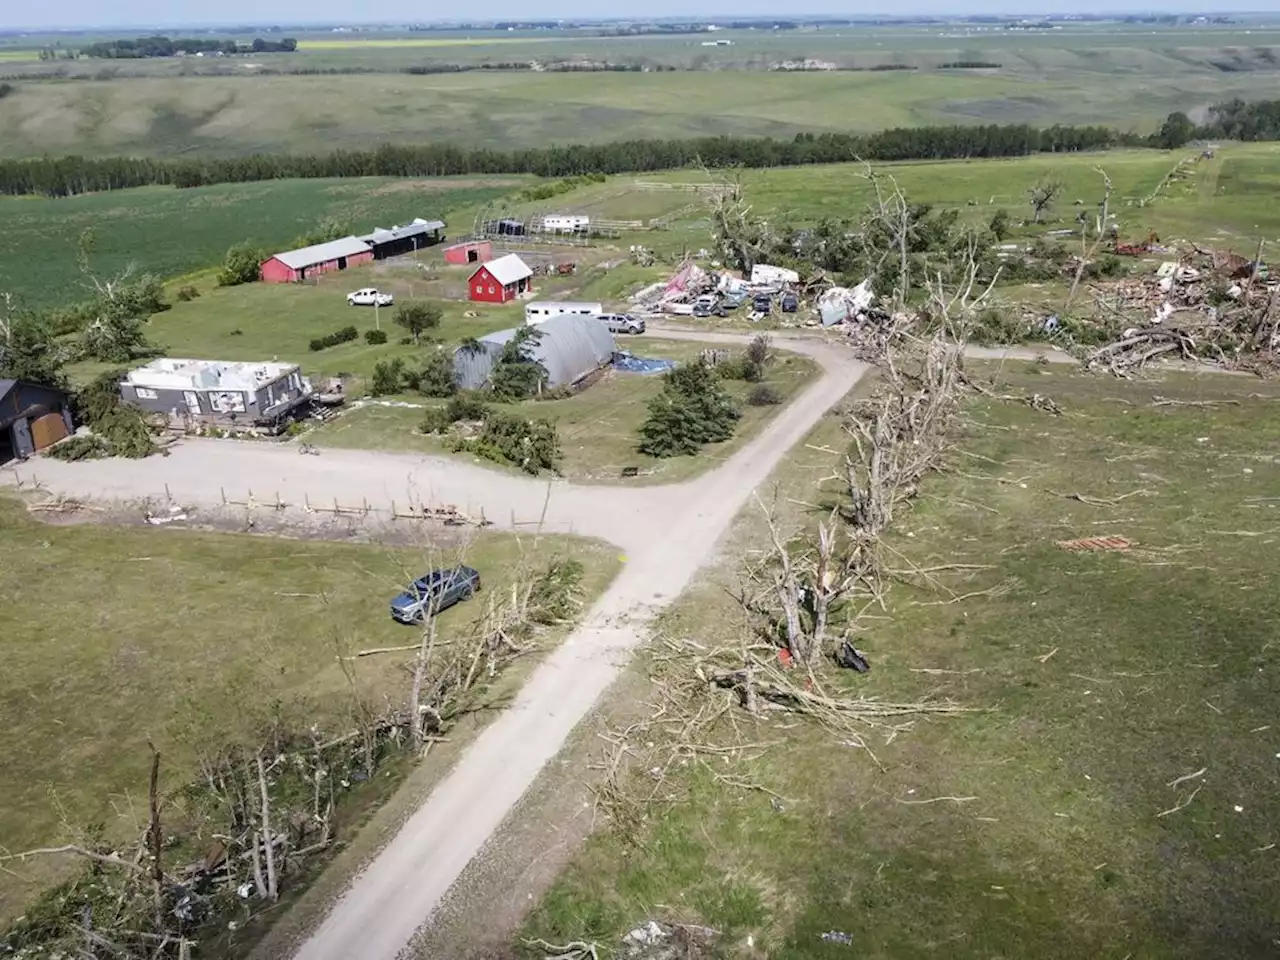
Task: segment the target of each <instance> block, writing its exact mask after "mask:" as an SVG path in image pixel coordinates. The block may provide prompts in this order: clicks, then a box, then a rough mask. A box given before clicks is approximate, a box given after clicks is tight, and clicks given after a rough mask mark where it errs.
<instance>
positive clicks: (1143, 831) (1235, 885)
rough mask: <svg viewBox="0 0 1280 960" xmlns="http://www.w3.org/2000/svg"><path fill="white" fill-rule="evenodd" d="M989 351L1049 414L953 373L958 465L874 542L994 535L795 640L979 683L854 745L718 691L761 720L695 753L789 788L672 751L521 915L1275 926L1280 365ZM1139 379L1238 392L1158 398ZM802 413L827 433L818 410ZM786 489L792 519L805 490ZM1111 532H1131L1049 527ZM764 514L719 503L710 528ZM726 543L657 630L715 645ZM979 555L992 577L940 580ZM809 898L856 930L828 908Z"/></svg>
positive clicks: (555, 932)
mask: <svg viewBox="0 0 1280 960" xmlns="http://www.w3.org/2000/svg"><path fill="white" fill-rule="evenodd" d="M1006 379H1007V380H1008V382H1009V383H1010V386H1011V388H1014V389H1021V390H1034V391H1036V392H1040V393H1044V394H1047V395H1049V396H1052V397H1054V398H1055V399H1057V400H1058V401H1059V402H1060V403H1062V404H1063V406H1064V407H1065V408H1066V411H1067V413H1066V416H1064V417H1062V418H1048V417H1046V416H1045V415H1043V414H1039V413H1037V412H1035V411H1033V410H1031V409H1029V408H1028V407H1025V406H1014V405H1000V404H997V403H993V402H988V401H979V402H975V403H973V404H972V405H971V406H970V407H969V410H968V421H969V422H968V424H967V425H966V427H965V428H964V430H963V431H962V433H961V435H960V436H959V437H958V440H959V444H958V449H957V451H956V452H955V454H953V456H952V457H951V458H950V463H951V469H949V470H948V471H947V473H945V474H944V475H942V476H938V477H934V478H933V479H930V480H929V481H928V482H927V483H926V485H925V487H924V489H923V491H922V496H921V498H920V499H919V500H918V501H916V503H915V505H914V507H913V508H912V509H910V510H909V511H906V512H903V513H902V515H901V518H900V520H899V522H898V524H897V526H896V529H895V531H894V535H893V538H892V541H891V544H890V546H891V547H892V548H893V550H895V551H900V553H895V554H894V555H893V556H894V561H893V564H892V565H893V566H895V567H905V566H907V565H908V562H913V563H915V564H917V565H919V566H936V565H941V564H966V563H967V564H982V565H990V567H989V568H984V569H981V570H977V571H973V572H970V573H967V574H966V573H964V572H960V573H951V574H947V573H937V574H935V577H936V578H937V579H941V580H944V581H945V582H946V583H947V586H948V587H949V588H950V590H951V591H952V592H951V593H948V592H945V591H942V590H939V591H926V590H924V589H916V588H910V587H908V586H905V585H903V584H901V583H895V584H894V585H893V586H892V587H891V590H890V593H889V596H888V609H887V616H880V617H877V618H873V619H869V620H868V621H867V622H866V623H865V625H864V627H863V629H862V631H861V632H860V635H859V636H858V639H857V643H858V646H859V648H861V649H863V650H864V651H865V652H866V653H867V655H868V657H869V658H870V660H871V663H872V666H873V669H872V672H871V673H870V674H869V675H865V676H854V675H845V674H840V675H837V674H838V673H839V672H838V671H834V670H832V669H830V668H826V667H824V668H822V669H821V670H820V672H819V682H820V683H821V684H822V685H823V687H824V689H825V690H826V691H827V692H828V693H831V694H833V695H838V694H839V693H840V692H843V691H845V690H849V691H851V692H853V693H855V694H862V695H866V696H872V697H880V698H882V699H884V700H892V701H904V700H906V701H910V700H914V699H917V698H921V697H936V698H943V697H946V698H952V699H953V700H955V701H957V702H959V703H961V704H964V705H968V706H971V707H978V708H983V709H985V710H987V711H988V712H985V713H979V714H975V715H971V716H967V717H954V718H932V719H928V720H918V721H917V722H915V723H914V724H911V725H909V726H908V727H906V728H904V729H902V730H900V731H898V732H897V734H896V736H893V737H890V736H888V735H887V734H888V732H887V731H885V730H880V731H868V734H867V737H868V744H869V745H870V746H871V748H872V749H873V750H874V751H875V754H876V758H877V760H878V763H877V762H876V761H873V760H872V759H871V758H870V757H869V756H868V755H867V754H866V753H865V752H863V751H860V750H856V749H851V748H850V747H848V746H843V745H840V744H838V743H835V742H833V738H832V737H831V736H830V735H829V734H824V733H821V732H819V731H817V730H815V729H814V728H813V727H812V726H810V725H808V724H805V723H794V722H791V718H778V719H773V720H762V721H760V722H759V724H758V726H753V723H752V721H750V720H749V719H748V718H747V717H746V715H745V714H743V713H741V712H740V711H739V708H737V707H736V706H727V707H726V709H728V710H731V711H734V712H735V715H736V720H737V724H738V728H739V729H738V730H737V734H736V735H737V736H738V737H740V738H741V740H742V741H744V742H772V741H784V745H780V746H774V747H773V748H771V749H768V750H760V751H758V752H759V753H760V754H762V759H760V760H758V761H749V760H743V761H736V762H735V763H732V764H727V763H726V764H721V762H720V760H719V758H715V761H714V762H715V769H716V770H723V771H724V772H725V773H727V774H736V775H739V776H742V777H745V778H746V779H748V780H751V781H754V782H755V783H758V784H760V785H761V786H762V787H764V788H766V789H769V790H772V791H774V792H775V793H777V794H778V795H780V796H782V797H784V798H786V799H785V801H784V802H783V804H782V810H781V811H779V810H777V809H775V808H774V807H773V806H772V805H771V803H770V797H769V796H768V795H767V794H763V793H760V792H753V791H749V790H742V789H735V788H734V787H732V786H728V785H725V784H715V783H713V782H712V781H711V774H710V773H709V772H708V771H707V770H706V769H705V768H703V767H702V766H700V765H697V764H690V765H689V767H688V768H687V769H685V768H677V769H675V770H674V771H673V772H672V774H671V776H670V778H669V779H668V782H667V785H666V787H665V788H664V791H663V793H664V794H666V795H673V796H675V797H677V798H679V799H680V801H681V802H678V803H675V804H673V805H660V806H656V807H651V808H649V810H648V812H647V815H646V816H645V818H644V820H643V822H642V823H641V825H640V826H639V829H638V836H637V839H638V844H637V845H634V846H627V845H624V844H623V842H622V840H621V839H620V837H619V836H618V835H617V834H616V833H613V832H611V831H609V830H607V829H600V830H598V831H597V833H596V834H595V836H593V837H592V838H591V839H590V840H589V841H588V842H587V845H586V847H585V849H583V850H582V851H581V852H580V853H579V854H578V855H577V856H576V858H575V859H574V861H573V863H572V865H571V866H570V867H569V868H568V869H567V870H566V871H565V872H564V873H563V874H562V875H561V877H560V879H559V880H558V881H557V882H556V884H555V886H554V888H553V889H552V891H551V892H550V894H549V895H548V896H546V897H545V898H544V899H543V900H542V902H541V903H540V905H539V906H538V907H537V908H536V910H535V911H534V913H533V915H532V917H531V919H530V920H529V922H528V924H527V926H526V928H525V930H524V931H522V933H523V935H525V936H542V937H545V938H547V939H548V940H551V941H552V942H558V943H563V942H565V941H567V940H571V939H584V938H585V939H595V940H598V941H599V942H600V943H601V944H602V945H603V946H604V947H606V948H609V949H613V948H615V947H616V945H617V944H618V943H619V938H620V937H621V935H622V934H623V933H625V932H626V931H627V930H629V929H631V928H633V927H635V926H636V925H637V924H640V923H642V922H643V921H644V920H646V919H648V918H657V919H662V920H667V921H671V922H696V923H706V924H708V925H710V926H712V927H715V928H716V929H718V930H720V931H723V936H722V939H721V940H720V941H719V947H718V949H717V951H716V952H715V953H714V954H713V955H715V956H723V957H761V958H763V957H770V958H779V960H790V958H797V960H798V958H802V957H803V958H817V957H831V958H837V957H844V956H847V955H851V953H852V954H856V955H858V956H866V957H904V958H907V957H910V958H916V957H921V956H930V955H938V956H947V957H956V958H963V957H974V958H990V957H1045V958H1064V960H1066V958H1078V957H1116V958H1117V960H1118V958H1121V957H1134V958H1137V957H1143V958H1157V957H1159V958H1176V957H1187V958H1192V957H1206V956H1213V957H1255V956H1265V955H1268V953H1269V951H1270V950H1272V949H1273V947H1274V937H1275V929H1274V923H1273V922H1272V918H1274V917H1276V916H1277V915H1280V859H1277V857H1276V848H1275V843H1276V842H1277V840H1278V839H1280V838H1277V836H1276V824H1277V823H1280V790H1278V788H1280V762H1278V760H1277V742H1276V727H1275V713H1276V704H1277V702H1280V676H1278V674H1277V671H1276V656H1277V650H1276V644H1275V640H1274V633H1275V629H1274V627H1275V623H1276V622H1277V618H1278V617H1280V599H1278V598H1277V596H1276V593H1275V591H1274V590H1273V589H1271V587H1270V584H1271V582H1272V580H1273V578H1274V566H1275V563H1274V558H1275V551H1276V545H1277V543H1280V525H1278V524H1277V522H1276V518H1275V516H1274V515H1273V514H1274V513H1275V504H1274V503H1273V502H1272V501H1273V500H1274V497H1273V496H1271V495H1272V494H1274V493H1275V490H1276V484H1277V481H1278V480H1280V476H1278V475H1277V469H1276V465H1275V462H1274V457H1273V456H1272V455H1271V453H1270V450H1271V449H1272V448H1273V447H1274V445H1275V443H1276V442H1277V441H1280V421H1277V419H1276V417H1275V415H1274V409H1273V408H1274V407H1275V405H1276V402H1277V401H1278V400H1280V392H1278V391H1277V389H1276V388H1275V387H1274V386H1271V385H1267V384H1262V383H1259V382H1258V381H1255V380H1250V379H1237V378H1227V377H1203V378H1199V379H1196V378H1190V377H1176V378H1175V377H1166V378H1163V379H1161V380H1160V381H1159V382H1153V383H1138V384H1132V383H1118V382H1115V381H1113V380H1104V379H1093V378H1086V377H1083V376H1082V375H1079V374H1076V373H1072V372H1067V371H1065V370H1055V371H1052V372H1049V371H1045V370H1043V369H1038V368H1034V367H1029V366H1028V365H1023V364H1018V365H1016V368H1011V369H1009V370H1007V371H1006ZM1158 396H1160V397H1173V398H1180V399H1184V400H1195V401H1205V400H1212V401H1230V402H1231V403H1235V404H1238V406H1232V405H1224V406H1214V407H1176V406H1162V407H1157V406H1154V405H1153V404H1152V401H1153V398H1155V397H1158ZM808 440H809V442H810V443H811V444H813V445H814V447H821V446H823V445H830V446H831V448H832V449H834V450H837V451H838V450H839V449H840V444H841V438H840V435H839V427H838V423H837V422H836V421H834V420H832V421H828V422H827V423H825V424H823V425H821V426H819V427H818V428H817V429H816V430H815V432H814V433H813V434H812V435H811V436H810V437H809V438H808ZM837 467H838V462H837V461H836V458H834V457H832V456H830V455H824V454H822V453H821V452H820V451H819V450H816V449H814V448H813V447H808V448H805V449H804V450H803V452H800V451H799V450H798V452H797V454H796V456H795V457H794V458H793V459H792V460H791V461H789V463H788V464H787V465H786V466H784V467H783V468H782V469H780V471H779V472H778V474H777V477H776V479H777V480H778V482H779V483H780V485H781V486H780V490H779V502H783V503H785V502H786V501H785V500H784V498H786V497H788V496H789V497H794V498H796V499H797V500H802V501H807V502H812V501H813V500H814V499H815V497H816V496H818V495H817V494H816V493H815V487H816V486H817V485H818V484H819V482H820V481H821V479H822V478H823V477H824V476H828V475H830V473H831V472H832V470H833V468H837ZM1135 491H1138V492H1136V493H1135ZM1077 493H1078V494H1082V495H1084V496H1086V497H1090V498H1095V500H1097V501H1106V500H1108V499H1112V503H1111V505H1108V504H1106V503H1105V502H1101V503H1094V504H1089V503H1084V502H1080V501H1077V500H1072V499H1068V497H1069V495H1072V494H1077ZM1122 496H1123V497H1124V499H1123V500H1119V499H1114V498H1119V497H1122ZM791 519H792V520H793V521H795V522H797V523H801V522H804V517H803V516H802V515H801V514H800V513H799V512H798V508H793V509H792V513H791ZM810 519H812V518H810ZM1104 534H1119V535H1123V536H1126V537H1129V538H1132V539H1133V540H1135V541H1137V543H1138V547H1137V548H1135V549H1134V550H1132V551H1130V552H1128V553H1084V554H1071V553H1067V552H1065V551H1063V550H1061V549H1059V548H1058V547H1056V546H1055V541H1058V540H1062V539H1067V538H1072V537H1087V536H1099V535H1104ZM766 535H767V534H766V532H765V531H764V530H763V529H762V527H761V522H760V520H759V516H758V512H752V511H746V512H744V514H743V516H742V518H741V519H740V520H739V522H738V524H737V526H736V528H735V531H734V533H733V535H732V536H731V539H730V542H729V544H728V548H727V549H726V550H725V556H727V557H737V556H740V555H742V554H743V553H744V552H745V551H747V550H749V549H750V548H752V547H757V546H758V545H759V544H760V542H761V537H762V536H766ZM736 564H737V561H732V560H731V561H729V562H728V563H727V564H726V566H725V567H724V568H723V569H721V570H720V571H718V572H716V573H714V574H709V575H708V576H707V577H705V578H704V580H703V581H702V582H701V584H700V585H698V586H697V587H696V588H694V589H692V590H690V591H688V592H687V593H686V595H685V596H684V597H683V598H682V599H681V601H680V602H679V603H678V605H677V607H676V609H675V610H674V611H673V612H672V614H671V615H670V616H669V617H668V618H667V619H665V620H664V623H663V632H664V633H665V634H666V635H669V636H671V637H674V638H686V637H687V638H692V639H694V640H696V641H698V642H700V643H702V644H705V645H707V646H708V647H713V646H715V645H717V644H718V643H719V642H723V641H727V640H729V639H730V638H732V637H733V636H735V635H736V631H737V630H738V629H739V627H738V626H737V624H739V623H740V622H741V619H740V618H741V614H740V613H739V612H738V611H737V610H736V608H735V606H734V604H733V602H732V599H731V597H730V596H729V594H728V591H726V589H725V588H726V587H729V588H730V589H732V588H733V586H734V584H735V583H736V578H737V566H736ZM1002 582H1006V583H1007V584H1008V585H1009V586H1010V587H1011V589H1010V590H1009V592H1007V593H1005V594H1004V595H1000V596H979V597H974V598H970V599H967V600H960V601H954V602H946V601H949V600H951V598H952V596H954V595H962V594H965V593H970V592H974V591H981V590H985V589H987V588H990V587H992V586H994V585H996V584H999V583H1002ZM877 613H878V611H877ZM619 709H621V708H619ZM667 716H668V718H669V719H671V722H673V723H674V718H673V716H672V715H671V714H670V713H668V715H667ZM634 719H635V711H634V710H633V711H631V714H630V715H629V720H628V721H626V722H630V720H634ZM724 733H725V734H726V735H729V734H730V733H731V732H730V731H728V730H725V731H724ZM640 736H642V735H640ZM596 749H598V744H597V745H596ZM573 762H575V763H577V762H585V760H584V759H583V758H581V757H578V758H575V759H574V760H573ZM641 763H642V765H644V764H643V760H642V761H641ZM1202 769H1203V772H1199V771H1202ZM643 776H644V780H645V782H646V783H650V784H651V783H652V780H651V778H650V777H648V776H647V775H643ZM1187 776H1190V779H1187V780H1185V781H1183V782H1181V783H1175V781H1177V780H1178V778H1180V777H1187ZM637 789H644V790H648V789H649V787H646V786H644V785H643V784H642V785H640V786H638V787H637ZM945 798H959V799H945ZM1179 805H1181V809H1175V808H1178V807H1179ZM1170 811H1172V812H1170ZM597 823H599V821H598V820H597ZM833 930H834V931H840V932H843V933H847V934H848V935H849V936H850V937H851V938H852V951H851V949H850V947H849V946H844V945H841V944H839V943H831V942H827V941H824V940H822V939H821V937H820V935H821V934H822V933H824V932H827V931H833ZM748 937H750V938H751V942H752V943H753V946H750V947H749V946H748V945H747V944H748V940H747V938H748Z"/></svg>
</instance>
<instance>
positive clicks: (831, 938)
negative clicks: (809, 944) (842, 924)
mask: <svg viewBox="0 0 1280 960" xmlns="http://www.w3.org/2000/svg"><path fill="white" fill-rule="evenodd" d="M818 939H819V940H822V941H823V942H825V943H842V944H844V945H845V946H846V947H851V946H853V937H852V936H851V935H850V934H847V933H844V932H843V931H840V930H828V931H827V932H826V933H824V934H822V935H821V936H820V937H819V938H818Z"/></svg>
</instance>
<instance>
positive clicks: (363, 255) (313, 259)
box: [261, 237, 373, 283]
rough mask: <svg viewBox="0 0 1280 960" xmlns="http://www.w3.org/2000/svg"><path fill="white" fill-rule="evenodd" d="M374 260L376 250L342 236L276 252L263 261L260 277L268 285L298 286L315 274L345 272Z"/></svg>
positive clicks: (358, 240)
mask: <svg viewBox="0 0 1280 960" xmlns="http://www.w3.org/2000/svg"><path fill="white" fill-rule="evenodd" d="M372 259H373V248H372V247H371V246H369V244H367V243H365V242H364V241H363V240H361V239H359V238H358V237H343V238H342V239H341V240H330V241H329V242H328V243H317V244H316V245H314V246H311V247H303V248H302V249H300V250H288V251H286V252H284V253H277V254H276V255H275V256H274V257H272V258H271V259H270V260H266V261H264V262H263V264H262V268H261V275H262V279H263V280H264V281H265V282H267V283H299V282H300V281H302V280H306V279H307V278H308V277H314V276H315V275H316V274H320V273H331V272H332V271H334V270H345V269H347V267H354V266H355V265H356V264H358V263H368V262H369V261H370V260H372Z"/></svg>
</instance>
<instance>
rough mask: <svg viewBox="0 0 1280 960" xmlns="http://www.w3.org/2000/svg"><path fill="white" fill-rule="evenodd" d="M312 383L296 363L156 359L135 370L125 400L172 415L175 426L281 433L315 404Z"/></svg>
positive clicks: (125, 383)
mask: <svg viewBox="0 0 1280 960" xmlns="http://www.w3.org/2000/svg"><path fill="white" fill-rule="evenodd" d="M311 395H312V390H311V382H310V381H309V380H308V379H307V378H306V377H304V376H303V375H302V371H301V370H300V369H299V368H298V365H297V364H296V363H277V362H275V361H272V362H270V363H240V362H228V361H221V360H176V359H170V358H168V357H165V358H162V359H159V360H152V361H151V362H150V363H148V364H147V365H146V366H143V367H138V368H137V369H136V370H130V371H129V373H128V374H127V375H126V376H125V379H124V380H123V381H122V382H121V384H120V397H121V399H122V400H124V401H125V402H126V403H133V404H136V405H137V406H139V407H141V408H142V409H143V410H149V411H151V412H154V413H164V414H168V416H169V420H170V423H171V424H174V425H177V424H190V423H193V422H194V423H206V424H216V425H221V426H233V427H265V428H268V429H270V428H276V427H280V426H282V425H283V424H284V423H285V422H287V421H288V420H289V419H291V418H292V417H293V416H296V415H297V414H298V413H299V412H302V410H303V409H305V408H306V407H307V406H308V405H309V404H310V402H311Z"/></svg>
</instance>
